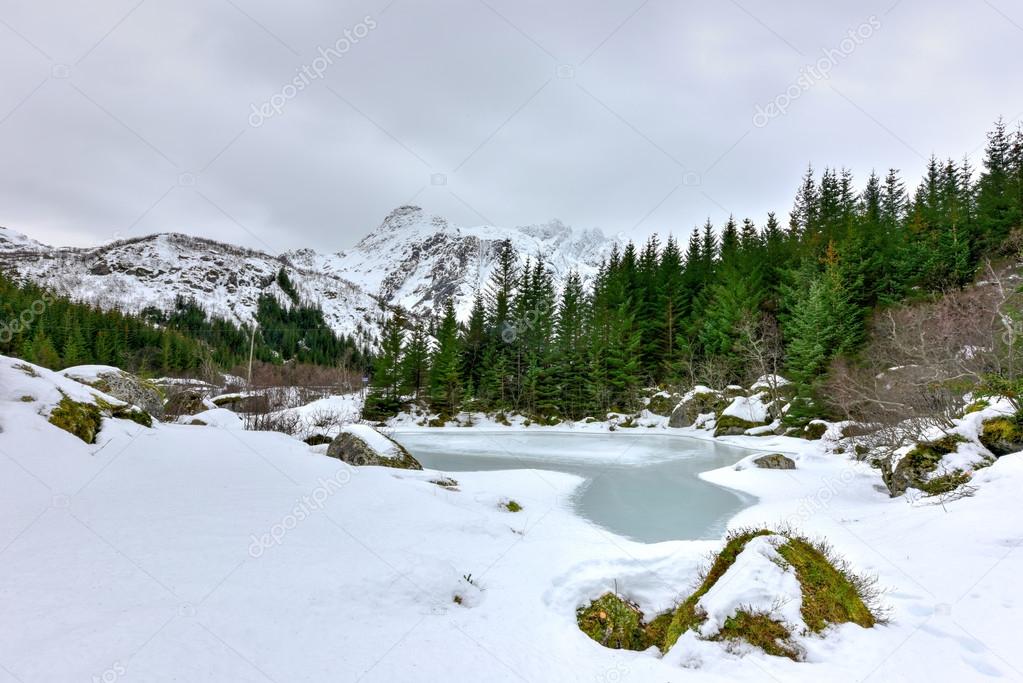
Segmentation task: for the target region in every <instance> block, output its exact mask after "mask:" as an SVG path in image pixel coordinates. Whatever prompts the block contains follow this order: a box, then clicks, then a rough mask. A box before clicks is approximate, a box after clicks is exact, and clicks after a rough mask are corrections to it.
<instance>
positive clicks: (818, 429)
mask: <svg viewBox="0 0 1023 683" xmlns="http://www.w3.org/2000/svg"><path fill="white" fill-rule="evenodd" d="M827 431H828V425H826V424H825V423H823V422H811V423H810V424H808V425H806V426H805V427H803V432H802V433H801V434H800V436H802V437H803V438H804V439H806V440H807V441H816V440H817V439H820V438H822V437H823V436H824V435H825V434H826V433H827Z"/></svg>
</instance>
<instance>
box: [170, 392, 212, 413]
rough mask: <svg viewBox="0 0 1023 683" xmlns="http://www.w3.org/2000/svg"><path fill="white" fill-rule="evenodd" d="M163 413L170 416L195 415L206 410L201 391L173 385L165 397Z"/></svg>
mask: <svg viewBox="0 0 1023 683" xmlns="http://www.w3.org/2000/svg"><path fill="white" fill-rule="evenodd" d="M163 410H164V414H165V415H170V416H178V415H195V414H197V413H202V412H205V411H206V410H207V407H206V403H205V401H203V392H201V391H199V390H198V389H193V388H179V387H175V388H174V390H173V391H172V393H170V395H169V396H168V397H167V403H166V404H165V405H164V409H163Z"/></svg>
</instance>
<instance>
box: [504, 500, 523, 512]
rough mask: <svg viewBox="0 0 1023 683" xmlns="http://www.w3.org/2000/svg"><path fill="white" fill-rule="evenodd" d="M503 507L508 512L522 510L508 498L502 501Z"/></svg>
mask: <svg viewBox="0 0 1023 683" xmlns="http://www.w3.org/2000/svg"><path fill="white" fill-rule="evenodd" d="M503 507H504V509H505V510H507V511H508V512H522V506H521V505H519V504H518V502H516V501H514V500H509V501H508V502H506V503H503Z"/></svg>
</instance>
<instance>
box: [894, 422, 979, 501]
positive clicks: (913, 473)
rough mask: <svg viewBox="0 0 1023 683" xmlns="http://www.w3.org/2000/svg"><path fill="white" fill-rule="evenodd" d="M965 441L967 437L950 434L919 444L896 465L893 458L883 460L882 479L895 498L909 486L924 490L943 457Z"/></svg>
mask: <svg viewBox="0 0 1023 683" xmlns="http://www.w3.org/2000/svg"><path fill="white" fill-rule="evenodd" d="M965 441H966V439H964V438H963V437H961V436H959V435H958V434H949V435H947V436H944V437H942V438H940V439H935V440H934V441H927V442H924V443H920V444H917V445H916V446H914V447H913V448H912V449H911V450H910V451H909V452H908V453H906V454H905V455H904V456H902V458H900V459H899V461H898V462H897V463H895V466H894V467H893V466H892V463H891V460H883V461H881V479H882V480H883V481H884V484H885V486H887V487H888V492H889V493H890V494H891V495H892V497H893V498H894V497H895V496H901V495H902V494H904V493H905V492H906V490H907V489H909V488H915V489H920V490H923V487H924V486H926V485H927V481H928V479H929V478H930V475H931V473H933V472H934V470H936V469H937V468H938V464H939V463H940V462H941V460H942V458H944V457H945V456H946V455H948V454H949V453H953V452H955V450H956V449H957V448H958V447H959V444H961V443H964V442H965Z"/></svg>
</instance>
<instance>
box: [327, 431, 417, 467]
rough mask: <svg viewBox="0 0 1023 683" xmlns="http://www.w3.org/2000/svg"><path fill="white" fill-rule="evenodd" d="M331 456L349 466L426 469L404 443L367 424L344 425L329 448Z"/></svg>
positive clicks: (328, 453) (328, 451) (328, 452)
mask: <svg viewBox="0 0 1023 683" xmlns="http://www.w3.org/2000/svg"><path fill="white" fill-rule="evenodd" d="M327 455H329V456H330V457H332V458H337V459H338V460H341V461H342V462H346V463H348V464H349V465H357V466H363V465H375V466H378V467H396V468H398V469H403V470H421V469H423V466H422V465H420V464H419V461H418V460H416V459H415V458H413V457H412V454H411V453H409V452H408V451H407V450H405V448H404V446H402V445H401V444H400V443H398V442H397V441H395V440H394V439H391V438H389V437H387V436H384V435H383V434H381V433H380V432H378V431H377V430H375V429H373V428H372V427H369V426H367V425H357V424H353V425H345V426H344V427H342V428H341V433H340V434H338V435H337V438H335V439H334V440H333V441H332V442H331V444H330V446H329V447H328V448H327Z"/></svg>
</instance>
